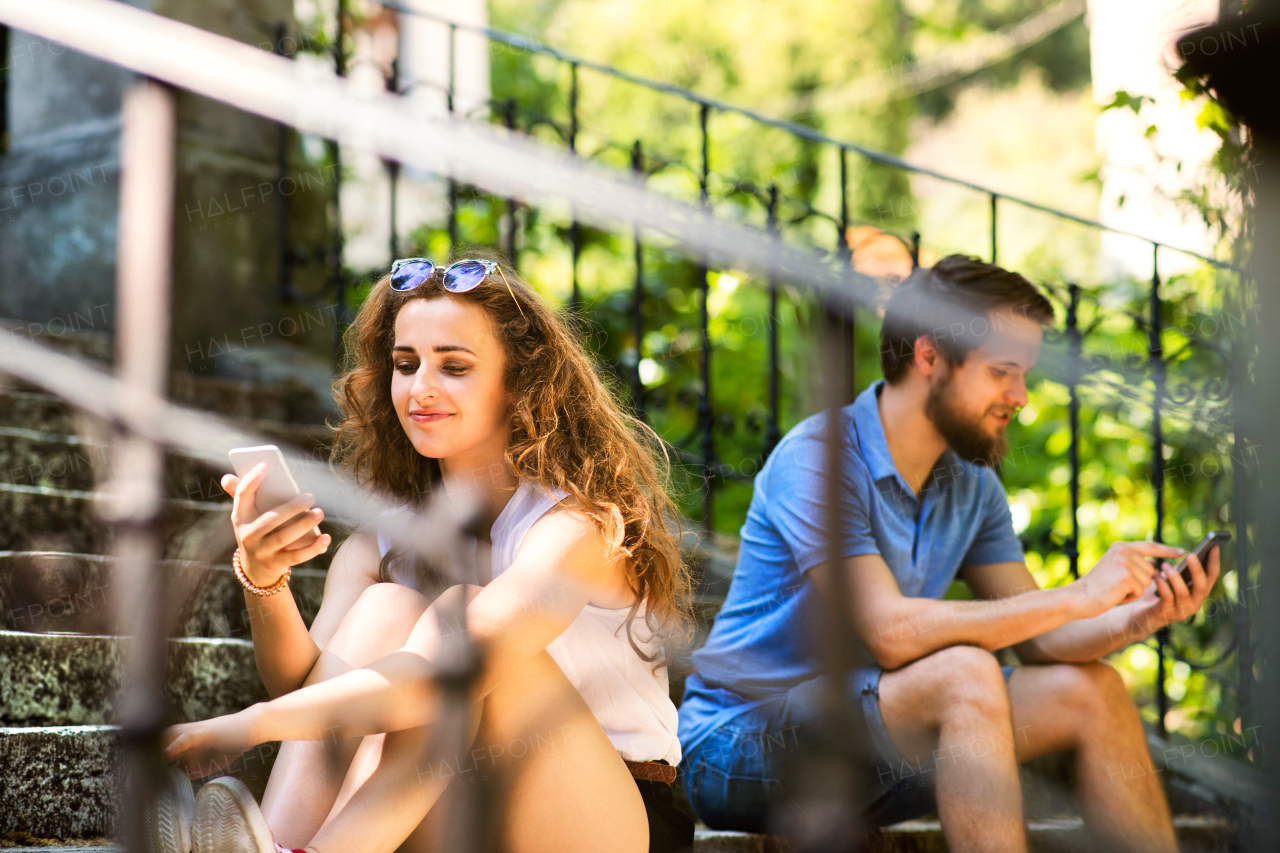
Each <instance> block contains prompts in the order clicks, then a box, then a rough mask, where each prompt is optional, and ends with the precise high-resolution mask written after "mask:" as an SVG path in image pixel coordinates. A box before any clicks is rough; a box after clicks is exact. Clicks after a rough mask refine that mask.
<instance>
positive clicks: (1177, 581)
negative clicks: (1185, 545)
mask: <svg viewBox="0 0 1280 853" xmlns="http://www.w3.org/2000/svg"><path fill="white" fill-rule="evenodd" d="M1198 551H1201V549H1200V548H1197V549H1196V550H1194V551H1188V552H1187V555H1186V559H1185V560H1184V562H1185V564H1186V565H1185V568H1183V567H1182V566H1173V565H1171V564H1169V563H1165V564H1164V565H1163V566H1162V567H1161V568H1160V571H1159V572H1156V573H1155V575H1154V576H1153V579H1152V583H1151V585H1150V586H1149V587H1147V589H1146V590H1145V591H1144V592H1143V594H1142V598H1140V599H1139V600H1138V606H1137V608H1135V613H1134V619H1135V626H1134V627H1136V628H1139V629H1141V630H1143V631H1145V634H1144V636H1145V635H1146V634H1151V633H1153V632H1154V631H1156V630H1157V629H1159V628H1163V627H1164V626H1166V625H1168V624H1170V623H1173V622H1178V621H1181V620H1183V619H1188V618H1190V617H1192V616H1194V615H1195V614H1196V613H1198V612H1200V608H1201V606H1203V604H1204V602H1205V599H1207V598H1208V597H1209V593H1210V591H1212V590H1213V585H1214V584H1215V583H1217V582H1218V576H1219V575H1220V574H1221V573H1222V561H1221V558H1220V556H1219V553H1218V552H1219V548H1218V546H1217V545H1213V546H1212V547H1211V548H1210V549H1209V550H1208V559H1207V561H1204V562H1202V560H1201V558H1200V556H1198V554H1197V552H1198ZM1180 569H1181V571H1179V570H1180ZM1188 578H1189V579H1190V583H1188V582H1187V579H1188Z"/></svg>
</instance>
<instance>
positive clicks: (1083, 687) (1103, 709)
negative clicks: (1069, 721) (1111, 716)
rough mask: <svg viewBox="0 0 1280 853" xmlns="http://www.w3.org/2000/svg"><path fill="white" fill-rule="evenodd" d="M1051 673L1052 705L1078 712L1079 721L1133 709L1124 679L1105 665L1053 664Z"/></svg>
mask: <svg viewBox="0 0 1280 853" xmlns="http://www.w3.org/2000/svg"><path fill="white" fill-rule="evenodd" d="M1050 672H1051V674H1052V676H1053V677H1052V680H1051V681H1050V682H1049V687H1050V689H1051V690H1052V691H1053V693H1054V700H1055V702H1056V703H1059V704H1060V705H1062V706H1064V707H1069V708H1072V709H1074V710H1076V711H1078V712H1079V713H1080V714H1081V715H1082V719H1095V720H1096V719H1097V718H1098V716H1099V715H1101V714H1104V713H1108V712H1117V711H1119V712H1125V711H1129V710H1133V709H1134V704H1133V700H1132V699H1131V698H1130V697H1129V691H1128V688H1127V687H1126V686H1125V683H1124V679H1123V678H1121V676H1120V673H1119V672H1117V671H1116V669H1115V667H1113V666H1111V664H1109V663H1107V662H1106V661H1093V662H1091V663H1060V664H1052V665H1051V666H1050Z"/></svg>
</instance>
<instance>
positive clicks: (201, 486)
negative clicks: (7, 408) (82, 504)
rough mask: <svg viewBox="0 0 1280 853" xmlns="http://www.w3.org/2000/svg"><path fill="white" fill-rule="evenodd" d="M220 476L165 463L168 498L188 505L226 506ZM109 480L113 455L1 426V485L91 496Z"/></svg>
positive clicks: (87, 443)
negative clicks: (208, 504) (205, 503)
mask: <svg viewBox="0 0 1280 853" xmlns="http://www.w3.org/2000/svg"><path fill="white" fill-rule="evenodd" d="M221 475H222V472H221V471H219V470H217V469H215V468H213V467H212V466H210V465H205V464H203V463H201V462H198V461H197V460H194V459H191V458H189V457H185V456H179V455H177V454H168V455H167V458H166V460H165V494H166V495H167V496H168V497H171V498H179V499H184V500H197V501H211V502H214V503H219V502H222V501H225V500H227V499H228V498H227V495H226V493H225V492H223V490H222V487H221V486H219V485H218V481H219V479H220V478H221ZM110 477H111V449H110V447H109V446H108V445H106V444H100V443H97V442H95V441H93V440H92V439H87V438H85V437H83V436H80V435H76V434H74V433H58V432H42V431H39V430H33V429H28V428H26V427H15V426H0V482H4V483H8V484H11V485H16V486H36V487H44V488H52V489H65V490H71V491H84V492H92V491H94V490H95V489H98V488H102V486H103V484H105V483H106V482H107V481H108V480H109V479H110Z"/></svg>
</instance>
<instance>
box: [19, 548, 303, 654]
mask: <svg viewBox="0 0 1280 853" xmlns="http://www.w3.org/2000/svg"><path fill="white" fill-rule="evenodd" d="M114 565H115V560H114V558H112V557H107V556H102V555H100V554H69V553H60V552H38V551H37V552H0V628H5V629H9V630H14V631H24V632H36V633H46V632H60V633H79V634H110V633H112V632H113V631H114V630H115V627H114V625H113V622H112V604H111V602H112V598H111V596H112V592H113V590H114V589H115V587H114V585H113V577H114V573H113V567H114ZM162 565H163V566H164V568H165V571H166V572H168V578H169V591H170V596H171V600H173V601H174V607H175V609H176V612H177V618H176V624H177V625H179V626H180V627H179V628H178V629H177V630H176V633H177V634H178V635H179V636H185V637H240V638H248V637H249V636H250V635H251V628H252V626H251V625H250V624H249V620H248V615H247V614H248V611H247V610H246V609H245V601H244V593H243V591H242V589H241V586H240V583H239V581H237V580H236V577H235V573H234V572H233V571H232V569H231V566H229V565H209V564H207V563H204V562H196V561H190V560H165V561H164V562H163V563H162ZM326 576H327V575H326V572H325V571H324V570H323V569H320V568H315V567H313V566H299V567H295V568H294V570H293V577H292V579H291V580H290V581H289V587H290V590H291V591H292V593H293V598H294V601H295V602H297V605H298V609H299V610H300V611H301V613H302V618H303V620H304V621H305V622H306V623H307V625H308V626H310V625H311V620H312V619H314V618H315V614H316V612H317V611H318V610H319V609H320V602H321V599H322V597H323V595H324V582H325V578H326Z"/></svg>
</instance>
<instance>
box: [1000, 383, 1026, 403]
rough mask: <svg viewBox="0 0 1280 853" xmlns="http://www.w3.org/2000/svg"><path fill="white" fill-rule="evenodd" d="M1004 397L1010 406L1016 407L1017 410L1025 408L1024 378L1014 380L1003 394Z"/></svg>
mask: <svg viewBox="0 0 1280 853" xmlns="http://www.w3.org/2000/svg"><path fill="white" fill-rule="evenodd" d="M1005 397H1006V399H1008V400H1009V402H1010V405H1013V406H1016V407H1018V408H1019V409H1021V408H1023V407H1024V406H1026V405H1027V379H1026V377H1025V376H1019V377H1017V378H1016V379H1014V380H1013V383H1012V384H1011V385H1010V386H1009V389H1008V390H1007V391H1006V392H1005Z"/></svg>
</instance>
